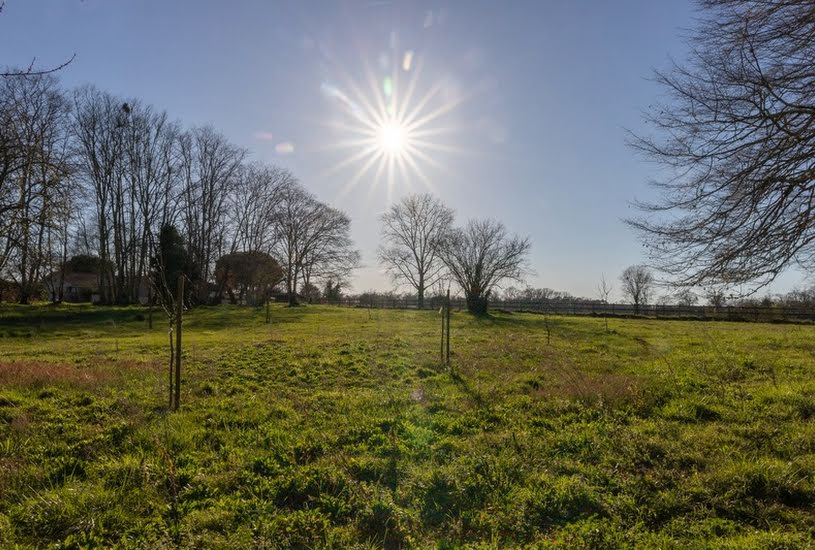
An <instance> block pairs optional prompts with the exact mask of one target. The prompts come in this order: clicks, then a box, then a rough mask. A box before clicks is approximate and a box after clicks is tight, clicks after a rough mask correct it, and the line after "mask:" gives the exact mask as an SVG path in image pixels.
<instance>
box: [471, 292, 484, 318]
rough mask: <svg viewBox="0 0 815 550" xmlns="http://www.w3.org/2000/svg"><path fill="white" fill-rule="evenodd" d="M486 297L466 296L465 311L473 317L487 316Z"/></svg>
mask: <svg viewBox="0 0 815 550" xmlns="http://www.w3.org/2000/svg"><path fill="white" fill-rule="evenodd" d="M487 301H488V300H487V297H486V296H481V295H478V296H475V295H470V296H467V311H469V312H470V313H472V314H473V315H486V314H487Z"/></svg>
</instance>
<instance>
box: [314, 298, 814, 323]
mask: <svg viewBox="0 0 815 550" xmlns="http://www.w3.org/2000/svg"><path fill="white" fill-rule="evenodd" d="M444 300H445V299H444V298H443V297H435V296H434V297H431V298H426V299H425V301H424V307H423V309H427V310H432V309H435V310H438V309H439V308H441V306H442V305H443V304H444ZM325 303H327V304H330V305H336V306H343V307H364V308H374V309H419V300H418V299H417V298H415V297H412V298H411V297H406V298H401V297H385V296H380V297H373V298H368V297H361V298H360V297H356V298H341V299H340V300H334V301H328V302H325ZM450 305H451V307H452V308H453V309H466V307H467V303H466V301H465V300H464V299H462V298H453V299H451V300H450ZM489 307H490V309H491V310H493V311H512V312H528V313H539V314H547V315H588V316H597V317H603V316H606V317H650V318H655V319H699V320H718V321H753V322H803V321H815V308H812V307H805V306H782V305H771V306H746V305H739V306H718V307H717V306H689V305H674V304H649V305H640V306H639V307H637V306H635V305H634V304H612V303H605V302H592V301H583V302H577V301H574V302H564V301H516V300H491V301H490V303H489Z"/></svg>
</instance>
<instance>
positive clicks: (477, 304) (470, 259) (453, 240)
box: [440, 220, 531, 315]
mask: <svg viewBox="0 0 815 550" xmlns="http://www.w3.org/2000/svg"><path fill="white" fill-rule="evenodd" d="M530 246H531V245H530V242H529V239H528V238H522V237H518V236H510V235H509V234H508V233H507V230H506V227H504V224H502V223H501V222H498V221H494V220H470V221H469V222H468V223H467V225H466V226H465V227H464V228H461V229H454V230H452V231H450V232H449V233H448V234H447V236H446V237H445V239H444V243H443V245H442V247H441V248H440V250H441V257H442V259H443V261H444V263H445V265H446V266H447V269H448V270H449V271H450V275H451V276H452V278H453V279H454V280H455V281H456V282H457V283H458V285H459V286H460V287H461V290H462V291H463V292H464V297H465V298H466V300H467V309H468V310H469V311H470V312H471V313H474V314H477V315H485V314H486V313H487V304H488V302H489V298H490V294H491V293H492V291H493V290H494V289H495V288H496V287H498V285H500V284H501V282H502V281H505V280H515V281H520V280H521V279H522V278H523V276H524V274H525V273H526V271H527V269H526V256H527V254H528V252H529V248H530Z"/></svg>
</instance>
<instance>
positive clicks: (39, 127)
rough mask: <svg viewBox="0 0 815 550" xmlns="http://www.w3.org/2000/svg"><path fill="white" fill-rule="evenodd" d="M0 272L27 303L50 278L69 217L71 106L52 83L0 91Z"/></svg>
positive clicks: (8, 84)
mask: <svg viewBox="0 0 815 550" xmlns="http://www.w3.org/2000/svg"><path fill="white" fill-rule="evenodd" d="M0 104H2V106H3V111H4V113H3V119H2V124H3V130H2V134H3V137H2V140H3V141H4V142H5V143H4V145H6V144H8V145H9V147H10V152H6V151H4V152H3V153H0V158H2V162H3V165H2V167H0V169H1V170H2V173H0V214H2V216H0V219H2V221H0V251H2V256H0V268H4V270H3V271H4V273H6V274H8V275H9V276H10V277H11V278H12V280H14V282H15V283H16V285H17V288H18V290H19V300H20V302H21V303H28V302H29V300H30V299H31V298H33V297H34V295H35V292H36V290H37V288H38V286H39V285H40V283H42V281H43V278H44V277H45V276H46V275H48V276H49V277H50V275H51V274H50V273H46V272H45V271H46V270H48V269H50V268H51V267H52V266H53V265H54V264H56V263H57V262H54V259H55V251H58V250H60V249H61V248H62V247H61V246H60V243H61V242H62V241H63V239H62V238H61V237H62V236H63V235H64V231H63V230H64V227H63V225H62V224H63V223H67V222H66V221H65V220H66V218H67V216H68V215H69V214H70V212H69V208H70V199H71V181H72V180H71V179H70V174H71V165H70V156H69V147H68V143H69V141H68V140H69V133H68V113H69V105H68V102H67V101H66V99H65V96H64V94H63V93H62V90H60V89H59V87H58V83H57V81H56V79H55V78H53V77H49V76H37V77H29V78H25V79H10V80H6V81H4V82H3V83H2V87H0Z"/></svg>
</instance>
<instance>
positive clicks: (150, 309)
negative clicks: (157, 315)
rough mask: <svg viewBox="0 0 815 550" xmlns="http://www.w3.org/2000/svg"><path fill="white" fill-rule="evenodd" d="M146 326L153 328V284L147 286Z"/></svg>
mask: <svg viewBox="0 0 815 550" xmlns="http://www.w3.org/2000/svg"><path fill="white" fill-rule="evenodd" d="M147 328H150V329H152V328H153V285H152V284H151V285H150V286H148V287H147Z"/></svg>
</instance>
